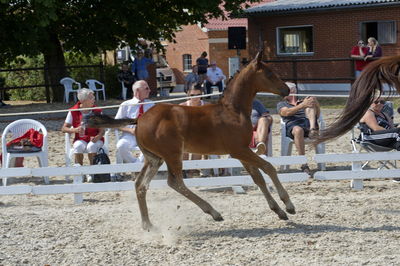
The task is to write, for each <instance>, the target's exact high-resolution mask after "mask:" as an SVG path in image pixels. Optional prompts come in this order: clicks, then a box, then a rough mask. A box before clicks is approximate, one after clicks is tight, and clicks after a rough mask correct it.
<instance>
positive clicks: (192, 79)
mask: <svg viewBox="0 0 400 266" xmlns="http://www.w3.org/2000/svg"><path fill="white" fill-rule="evenodd" d="M197 70H198V69H197V66H196V65H194V66H192V72H191V73H189V74H187V75H186V77H185V85H184V87H183V90H184V91H185V92H186V93H187V92H188V91H189V89H190V88H191V87H192V86H193V85H195V84H198V83H200V77H199V74H197Z"/></svg>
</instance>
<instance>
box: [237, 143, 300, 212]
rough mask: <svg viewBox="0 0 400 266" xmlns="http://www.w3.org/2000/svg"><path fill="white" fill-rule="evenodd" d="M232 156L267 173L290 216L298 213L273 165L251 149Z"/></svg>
mask: <svg viewBox="0 0 400 266" xmlns="http://www.w3.org/2000/svg"><path fill="white" fill-rule="evenodd" d="M231 156H232V157H233V158H236V159H239V160H240V161H242V162H243V163H246V164H249V165H251V166H254V167H256V168H260V169H261V170H263V172H264V173H266V174H267V175H268V176H269V177H270V178H271V180H272V182H273V183H274V185H275V187H276V190H277V191H278V195H279V197H280V199H281V200H282V201H283V203H284V204H285V206H286V211H287V212H288V213H290V214H295V213H296V211H295V208H294V205H293V203H292V201H291V200H290V198H289V194H288V193H287V191H286V190H285V188H284V187H283V186H282V184H281V181H279V178H278V175H277V173H276V169H275V167H274V166H273V165H272V164H270V163H269V162H267V161H265V160H264V159H262V158H261V157H259V156H258V155H256V154H255V153H254V152H253V151H252V150H251V149H250V148H245V149H242V150H240V152H238V153H235V154H231Z"/></svg>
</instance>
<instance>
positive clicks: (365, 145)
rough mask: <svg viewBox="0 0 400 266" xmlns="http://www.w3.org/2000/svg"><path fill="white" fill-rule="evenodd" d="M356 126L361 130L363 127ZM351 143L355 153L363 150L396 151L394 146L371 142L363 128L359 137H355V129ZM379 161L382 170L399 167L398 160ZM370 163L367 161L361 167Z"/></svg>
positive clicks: (379, 168)
mask: <svg viewBox="0 0 400 266" xmlns="http://www.w3.org/2000/svg"><path fill="white" fill-rule="evenodd" d="M355 128H356V129H358V130H360V128H361V127H360V125H357V126H356V127H355ZM351 145H352V148H353V152H354V153H360V152H362V151H365V152H387V151H395V149H393V148H390V147H385V146H380V145H377V144H375V143H372V142H370V141H369V140H368V136H367V135H366V134H364V133H363V132H361V130H360V135H359V137H354V129H353V132H352V139H351ZM357 146H359V148H357ZM378 163H379V166H378V168H377V170H381V169H383V168H387V169H390V167H392V168H397V164H396V161H394V162H393V163H392V162H391V161H388V160H381V161H378ZM368 164H369V161H366V162H365V163H363V164H362V165H361V169H364V167H366V166H367V165H368Z"/></svg>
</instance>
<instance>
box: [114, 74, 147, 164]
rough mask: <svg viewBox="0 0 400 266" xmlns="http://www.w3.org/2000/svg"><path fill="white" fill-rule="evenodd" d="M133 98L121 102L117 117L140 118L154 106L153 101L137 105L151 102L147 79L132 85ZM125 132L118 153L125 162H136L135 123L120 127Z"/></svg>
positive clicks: (119, 142)
mask: <svg viewBox="0 0 400 266" xmlns="http://www.w3.org/2000/svg"><path fill="white" fill-rule="evenodd" d="M132 91H133V98H132V99H131V100H127V101H125V102H123V103H121V106H120V107H119V109H118V112H117V114H116V116H115V119H121V118H138V117H140V116H141V115H142V114H143V113H144V112H146V111H147V110H149V109H150V108H151V107H153V106H154V104H153V103H148V104H141V105H137V104H138V103H141V102H150V100H148V99H147V98H148V97H149V94H150V88H149V85H148V84H147V82H146V81H144V80H139V81H136V82H135V83H134V84H133V86H132ZM119 130H121V131H122V132H123V134H122V137H121V138H120V139H119V140H118V142H117V153H118V154H119V155H121V158H122V160H123V162H124V163H134V162H136V161H137V159H136V158H135V157H134V156H133V155H132V150H134V149H135V147H137V142H136V137H135V125H129V126H126V127H123V128H119Z"/></svg>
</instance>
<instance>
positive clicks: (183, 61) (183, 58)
mask: <svg viewBox="0 0 400 266" xmlns="http://www.w3.org/2000/svg"><path fill="white" fill-rule="evenodd" d="M185 56H189V58H190V65H189V68H187V69H186V68H185V66H186V65H187V64H186V63H185V62H187V61H188V60H187V59H186V58H185ZM192 65H193V60H192V55H191V54H183V55H182V69H183V72H185V73H186V72H191V71H192Z"/></svg>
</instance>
